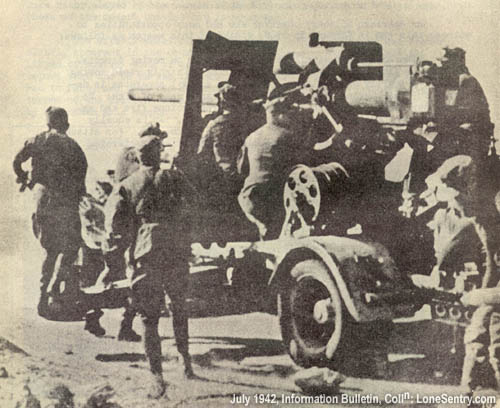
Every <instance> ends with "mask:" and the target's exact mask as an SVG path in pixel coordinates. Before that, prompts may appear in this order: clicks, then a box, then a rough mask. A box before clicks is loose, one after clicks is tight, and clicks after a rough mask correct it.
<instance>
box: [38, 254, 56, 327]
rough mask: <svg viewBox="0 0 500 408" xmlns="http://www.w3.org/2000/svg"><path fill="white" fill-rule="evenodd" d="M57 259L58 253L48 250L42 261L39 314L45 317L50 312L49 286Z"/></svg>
mask: <svg viewBox="0 0 500 408" xmlns="http://www.w3.org/2000/svg"><path fill="white" fill-rule="evenodd" d="M56 259H57V253H55V252H51V251H46V252H45V258H44V260H43V263H42V277H41V279H40V299H39V301H38V306H37V309H38V314H39V315H40V316H42V317H45V316H47V315H48V313H49V308H48V306H49V297H50V296H49V293H48V287H49V284H50V280H51V278H52V274H53V272H54V267H55V263H56Z"/></svg>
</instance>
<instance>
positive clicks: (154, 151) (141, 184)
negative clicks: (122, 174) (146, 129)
mask: <svg viewBox="0 0 500 408" xmlns="http://www.w3.org/2000/svg"><path fill="white" fill-rule="evenodd" d="M137 152H138V155H139V160H140V167H139V169H138V170H137V171H135V172H134V173H133V174H132V175H131V176H130V177H128V178H126V179H125V180H124V181H123V182H122V183H120V184H119V185H117V186H116V188H115V189H114V190H113V193H112V194H111V196H110V198H109V199H108V201H107V203H106V208H105V213H106V231H107V233H108V234H109V241H110V244H111V245H113V241H116V237H121V238H123V237H124V236H126V235H128V236H129V239H130V240H132V242H133V264H134V265H135V273H134V279H133V287H132V289H133V292H134V300H135V301H136V302H137V303H136V304H137V308H138V310H139V311H140V313H141V314H142V316H143V322H144V328H145V332H144V346H145V351H146V356H147V358H148V360H149V364H150V368H151V372H152V373H153V376H154V380H155V383H154V388H153V390H152V392H151V393H150V396H151V397H155V398H159V397H160V396H162V395H163V393H164V392H165V390H166V384H165V382H164V380H163V375H162V366H161V341H160V336H159V334H158V322H159V318H160V313H161V308H162V304H163V302H164V293H165V291H166V292H167V294H168V296H169V297H170V299H171V302H172V315H173V316H172V317H173V326H174V334H175V338H176V344H177V349H178V351H179V353H180V354H181V357H182V359H183V362H184V372H185V375H186V377H188V378H191V377H193V370H192V367H191V358H190V356H189V350H188V319H187V315H186V312H185V308H184V300H185V296H186V291H187V278H188V256H189V254H190V241H189V236H188V234H189V230H188V228H189V217H188V214H189V212H188V211H187V209H186V208H185V207H186V205H187V202H186V199H185V197H187V196H184V195H183V192H185V188H186V184H185V181H184V180H183V178H182V177H181V176H180V174H179V173H178V172H176V171H172V170H160V154H161V141H160V139H159V138H157V137H155V136H146V137H143V138H141V141H140V144H139V146H138V148H137Z"/></svg>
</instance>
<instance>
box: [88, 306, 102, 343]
mask: <svg viewBox="0 0 500 408" xmlns="http://www.w3.org/2000/svg"><path fill="white" fill-rule="evenodd" d="M103 314H104V313H103V312H102V310H94V311H93V312H90V313H87V315H86V316H85V327H84V330H87V331H88V332H89V333H91V334H93V335H94V336H96V337H102V336H104V335H105V334H106V330H104V327H102V326H101V323H100V322H99V319H100V318H101V316H102V315H103Z"/></svg>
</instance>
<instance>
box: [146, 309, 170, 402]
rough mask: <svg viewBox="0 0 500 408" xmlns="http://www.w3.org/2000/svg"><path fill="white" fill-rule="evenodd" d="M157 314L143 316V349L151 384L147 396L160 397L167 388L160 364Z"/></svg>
mask: <svg viewBox="0 0 500 408" xmlns="http://www.w3.org/2000/svg"><path fill="white" fill-rule="evenodd" d="M158 321H159V317H158V316H145V317H143V322H144V350H145V352H146V357H147V359H148V361H149V366H150V369H151V373H152V375H153V384H152V386H151V389H150V391H149V393H148V397H149V398H155V399H158V398H161V397H163V395H164V394H165V391H166V390H167V383H166V382H165V381H164V379H163V374H162V373H163V369H162V366H161V339H160V335H159V333H158Z"/></svg>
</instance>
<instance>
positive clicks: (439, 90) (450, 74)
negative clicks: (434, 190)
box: [408, 47, 493, 192]
mask: <svg viewBox="0 0 500 408" xmlns="http://www.w3.org/2000/svg"><path fill="white" fill-rule="evenodd" d="M417 80H419V81H421V82H425V83H428V84H432V86H433V87H434V90H435V91H434V93H435V102H434V103H433V106H432V108H431V112H430V113H429V115H430V117H425V118H424V117H421V116H420V115H417V116H416V117H415V118H413V119H412V120H411V122H410V124H409V129H410V132H411V133H412V134H411V135H410V136H411V137H410V138H409V140H408V142H409V143H410V145H411V147H412V148H413V149H414V155H415V158H414V160H413V162H412V173H413V176H412V183H413V184H414V188H412V189H413V190H414V191H416V192H420V191H422V189H423V188H425V185H424V180H425V178H426V177H427V176H428V175H429V174H431V173H433V172H434V171H435V170H436V169H437V168H438V167H439V166H440V165H441V164H442V163H443V162H444V161H445V160H446V159H448V158H450V157H452V156H455V155H459V154H466V155H469V156H471V157H472V158H473V159H475V160H477V161H479V162H481V161H484V159H485V158H486V157H487V155H488V152H489V148H490V144H491V136H492V129H493V125H492V124H491V121H490V111H489V106H488V101H487V99H486V96H485V94H484V92H483V89H482V88H481V85H480V84H479V82H478V80H477V79H476V78H475V77H474V76H472V75H471V74H470V72H469V69H468V68H467V66H466V62H465V51H464V50H463V49H462V48H458V47H456V48H449V47H445V48H443V49H442V53H441V55H440V56H438V57H437V58H436V59H435V61H421V63H420V64H419V72H418V74H417ZM415 135H416V136H422V137H415ZM429 144H432V146H433V149H432V150H431V149H429Z"/></svg>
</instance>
